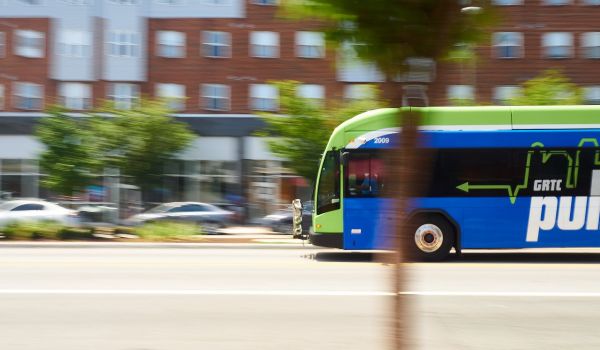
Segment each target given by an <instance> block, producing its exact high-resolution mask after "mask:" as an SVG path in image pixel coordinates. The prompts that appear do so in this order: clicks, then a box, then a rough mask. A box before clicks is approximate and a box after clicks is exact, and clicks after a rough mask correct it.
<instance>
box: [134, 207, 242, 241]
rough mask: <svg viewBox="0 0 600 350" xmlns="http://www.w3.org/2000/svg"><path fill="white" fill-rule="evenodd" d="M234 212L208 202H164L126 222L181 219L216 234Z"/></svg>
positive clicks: (227, 222)
mask: <svg viewBox="0 0 600 350" xmlns="http://www.w3.org/2000/svg"><path fill="white" fill-rule="evenodd" d="M234 215H235V213H233V212H230V211H227V210H224V209H221V208H219V207H217V206H214V205H212V204H208V203H199V202H173V203H164V204H161V205H159V206H157V207H154V208H152V209H150V210H148V211H146V212H144V213H141V214H137V215H134V216H132V217H130V218H129V219H127V221H126V224H129V225H134V226H135V225H140V224H143V223H145V222H152V221H182V222H190V223H196V224H199V225H200V226H201V227H202V229H203V230H204V232H205V233H208V234H216V233H219V232H220V231H219V230H220V229H221V228H224V227H226V226H228V225H229V224H230V223H231V221H232V219H233V217H234Z"/></svg>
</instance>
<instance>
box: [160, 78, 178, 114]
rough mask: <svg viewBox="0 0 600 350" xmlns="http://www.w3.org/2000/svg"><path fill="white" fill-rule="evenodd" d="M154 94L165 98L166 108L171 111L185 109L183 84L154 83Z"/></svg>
mask: <svg viewBox="0 0 600 350" xmlns="http://www.w3.org/2000/svg"><path fill="white" fill-rule="evenodd" d="M156 96H157V97H159V98H161V99H163V100H165V103H166V104H167V108H169V109H171V110H173V111H182V110H184V109H185V85H181V84H156Z"/></svg>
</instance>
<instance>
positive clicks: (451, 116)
mask: <svg viewBox="0 0 600 350" xmlns="http://www.w3.org/2000/svg"><path fill="white" fill-rule="evenodd" d="M418 110H419V111H420V112H421V113H422V114H421V115H422V122H421V126H420V140H421V143H420V146H419V147H420V149H422V150H424V152H427V154H428V157H427V159H429V163H430V164H427V167H426V169H428V171H427V176H425V178H427V186H426V187H425V188H426V190H425V191H424V192H423V193H422V195H419V197H418V198H414V199H412V200H411V201H410V211H409V216H408V217H409V224H410V226H409V227H410V229H411V230H410V232H411V235H412V236H414V240H413V239H411V244H413V243H414V244H413V247H412V248H413V249H414V251H415V252H416V253H417V254H418V255H419V257H420V258H423V259H429V260H439V259H443V258H445V257H446V256H447V255H448V253H449V252H450V251H451V249H452V248H455V249H456V251H458V252H460V251H461V250H462V249H497V248H539V247H600V231H599V230H598V224H599V221H600V147H599V145H598V142H600V107H596V106H539V107H537V106H536V107H422V108H418ZM397 113H398V110H397V109H379V110H374V111H369V112H366V113H363V114H360V115H358V116H356V117H354V118H351V119H349V120H347V121H346V122H344V123H342V124H341V125H340V126H338V127H337V128H336V129H335V131H334V132H333V134H332V135H331V137H330V139H329V142H328V144H327V147H326V149H325V152H324V154H323V157H322V160H321V164H320V169H319V174H318V178H317V182H316V187H315V196H314V202H315V205H314V213H313V225H312V231H311V232H310V237H309V239H310V241H311V242H312V243H313V244H315V245H318V246H324V247H336V248H342V249H349V250H368V249H385V248H387V247H388V245H387V243H386V240H387V239H386V237H387V236H388V235H386V232H389V230H390V229H391V226H392V225H393V222H394V219H395V215H394V211H393V210H390V208H392V207H393V202H392V200H391V198H386V192H387V191H386V189H389V188H390V186H394V185H395V184H398V183H399V181H402V179H397V178H396V179H394V178H390V176H389V171H388V170H389V169H386V165H387V164H386V161H385V159H387V158H386V157H385V154H386V152H392V151H393V150H394V148H395V145H396V144H397V142H398V138H399V128H398V125H397Z"/></svg>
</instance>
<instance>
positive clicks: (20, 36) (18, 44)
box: [15, 30, 45, 58]
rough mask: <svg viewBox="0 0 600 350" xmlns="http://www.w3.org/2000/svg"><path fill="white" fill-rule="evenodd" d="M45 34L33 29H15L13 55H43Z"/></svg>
mask: <svg viewBox="0 0 600 350" xmlns="http://www.w3.org/2000/svg"><path fill="white" fill-rule="evenodd" d="M44 41H45V34H44V33H42V32H37V31H35V30H15V55H18V56H23V57H30V58H40V57H44Z"/></svg>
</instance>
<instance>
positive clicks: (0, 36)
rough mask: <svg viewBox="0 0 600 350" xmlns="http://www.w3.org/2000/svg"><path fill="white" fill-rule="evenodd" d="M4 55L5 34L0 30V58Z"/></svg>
mask: <svg viewBox="0 0 600 350" xmlns="http://www.w3.org/2000/svg"><path fill="white" fill-rule="evenodd" d="M4 57H6V34H5V33H4V32H0V58H4Z"/></svg>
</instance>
